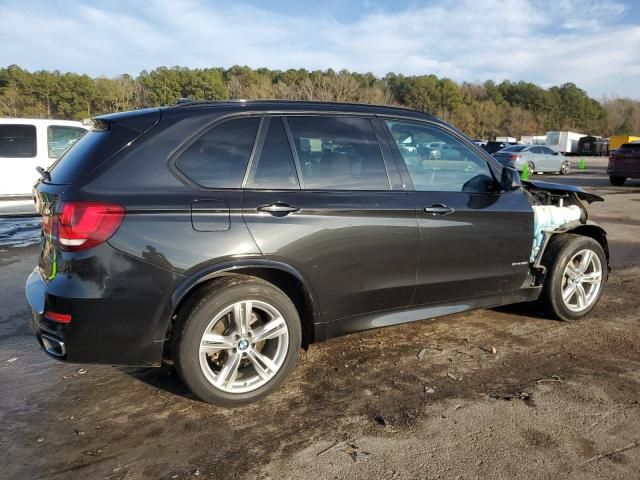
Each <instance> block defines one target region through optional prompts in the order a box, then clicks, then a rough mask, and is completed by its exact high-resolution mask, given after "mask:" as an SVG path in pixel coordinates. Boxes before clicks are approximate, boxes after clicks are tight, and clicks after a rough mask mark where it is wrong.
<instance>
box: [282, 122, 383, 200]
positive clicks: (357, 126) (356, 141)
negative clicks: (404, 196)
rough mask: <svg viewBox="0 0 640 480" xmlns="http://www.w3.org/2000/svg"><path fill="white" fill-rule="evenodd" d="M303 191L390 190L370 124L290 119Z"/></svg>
mask: <svg viewBox="0 0 640 480" xmlns="http://www.w3.org/2000/svg"><path fill="white" fill-rule="evenodd" d="M288 122H289V126H290V128H291V133H292V135H293V139H294V143H295V147H296V150H297V152H298V156H299V158H300V165H301V168H302V179H303V181H304V188H306V189H320V190H389V189H390V187H389V178H388V176H387V170H386V168H385V166H384V161H383V160H382V154H381V153H380V146H379V145H378V140H377V139H376V136H375V134H374V133H373V128H372V126H371V122H370V121H369V120H368V119H366V118H350V117H289V118H288Z"/></svg>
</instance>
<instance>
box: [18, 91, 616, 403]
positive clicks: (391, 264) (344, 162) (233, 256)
mask: <svg viewBox="0 0 640 480" xmlns="http://www.w3.org/2000/svg"><path fill="white" fill-rule="evenodd" d="M443 144H444V145H445V147H443ZM597 199H598V198H597V197H595V196H593V195H590V194H587V193H585V192H583V191H582V190H580V189H578V188H573V187H563V186H557V185H544V184H541V183H537V184H536V182H531V183H526V184H525V185H524V186H522V185H521V184H520V182H519V179H518V178H517V173H514V171H513V170H509V169H506V168H504V167H502V166H501V165H500V164H499V163H498V162H497V161H496V160H494V159H493V158H492V157H491V156H490V155H488V154H487V153H486V152H484V150H482V149H481V148H478V147H477V146H476V145H474V144H473V142H472V141H470V140H469V139H468V138H467V137H465V136H464V135H463V134H461V133H460V132H459V131H457V130H455V129H454V128H452V127H451V126H449V125H447V124H445V123H443V122H442V121H440V120H437V119H435V118H433V117H430V116H428V115H425V114H422V113H419V112H415V111H411V110H405V109H399V108H387V107H375V106H366V105H347V104H325V103H309V102H280V101H262V102H258V101H256V102H253V101H249V102H218V103H216V102H210V103H207V102H194V103H188V104H183V105H178V106H175V107H167V108H161V109H150V110H141V111H135V112H128V113H120V114H113V115H106V116H102V117H98V118H97V119H95V120H94V127H93V129H92V131H90V132H89V133H88V134H86V135H85V136H84V137H83V138H81V139H80V140H79V141H78V143H77V144H76V145H74V146H73V147H72V148H71V149H70V150H69V151H68V152H67V153H66V154H65V155H63V156H62V157H61V158H60V159H59V160H58V161H57V162H56V163H55V164H54V165H53V166H52V168H51V169H50V171H48V172H44V173H43V179H42V180H41V181H39V182H38V183H37V184H36V186H35V200H36V204H37V208H38V211H39V212H40V213H41V215H42V216H43V236H42V252H41V257H40V261H39V265H38V267H37V268H36V270H35V271H34V272H33V274H32V275H31V276H30V277H29V279H28V281H27V285H26V293H27V298H28V301H29V304H30V306H31V309H32V311H33V322H32V324H33V329H34V331H35V333H36V335H37V337H38V339H39V340H40V342H41V344H42V345H43V347H44V349H45V350H46V351H47V352H48V353H49V354H51V355H52V356H54V357H56V358H59V359H63V360H68V361H71V362H94V363H110V364H128V365H160V364H161V362H162V361H163V359H164V360H166V361H169V362H170V361H173V362H175V363H176V364H177V368H178V371H179V372H180V373H181V375H182V377H183V378H184V379H185V381H186V383H187V384H188V385H189V387H190V388H191V389H192V390H193V391H194V392H195V393H196V394H197V395H198V396H199V397H200V398H203V399H205V400H207V401H212V402H217V403H221V404H224V405H235V404H237V403H243V402H248V401H252V400H255V399H257V398H259V397H260V396H262V395H265V394H266V393H268V392H269V391H271V390H272V389H273V388H275V386H276V385H277V384H278V383H279V382H281V381H282V379H283V378H284V376H286V373H287V372H288V371H289V370H290V369H291V368H292V367H293V364H294V363H295V358H296V356H297V351H298V349H299V347H300V346H301V345H303V346H304V345H307V344H309V343H312V342H315V341H319V340H323V339H327V338H329V337H333V336H336V335H341V334H345V333H349V332H355V331H359V330H364V329H369V328H376V327H382V326H388V325H393V324H398V323H403V322H410V321H414V320H419V319H425V318H432V317H436V316H441V315H446V314H451V313H456V312H461V311H465V310H470V309H475V308H485V307H493V306H498V305H504V304H509V303H515V302H522V301H529V300H535V299H538V298H539V297H541V295H542V297H543V299H544V302H545V304H546V305H547V307H548V308H549V309H550V311H551V313H552V314H554V315H556V316H559V317H561V318H564V319H572V318H578V317H580V316H583V315H584V314H586V313H588V311H589V310H590V309H591V308H593V306H594V305H595V302H597V299H598V297H599V295H600V293H601V290H602V287H603V286H604V282H605V280H606V273H607V272H608V252H607V244H606V236H605V233H604V231H603V230H602V229H601V228H599V227H597V226H596V225H593V224H591V223H590V222H588V221H587V219H586V210H584V207H583V201H585V200H586V201H592V200H597ZM542 205H546V206H552V207H554V208H559V209H566V207H567V206H568V205H574V206H576V207H577V208H579V215H580V218H579V219H575V218H574V219H572V220H569V221H567V222H564V223H563V224H561V225H551V224H548V225H546V226H547V227H548V228H547V230H545V231H544V232H543V237H544V239H543V240H541V242H540V243H539V244H538V249H537V250H536V249H535V244H536V240H535V237H536V235H538V234H539V233H540V229H539V228H538V230H535V228H536V225H534V223H535V222H534V208H533V207H534V206H542ZM563 211H564V210H563ZM554 238H558V239H561V240H563V241H564V243H567V240H566V239H567V238H569V239H572V241H573V243H571V242H569V243H571V245H573V244H574V243H575V241H577V240H576V239H578V240H582V241H587V242H591V243H589V244H588V245H587V247H585V246H584V245H582V247H581V248H582V251H583V252H584V251H586V250H585V248H586V249H587V250H588V249H589V248H590V249H591V250H592V251H593V252H595V255H596V256H597V257H598V258H597V259H596V260H598V262H599V265H600V267H601V269H600V272H601V280H598V282H595V283H597V287H598V288H597V290H593V291H591V294H592V296H591V298H588V293H589V292H587V287H584V288H583V291H584V298H583V300H584V302H583V303H584V305H583V306H584V308H582V309H578V310H575V311H571V309H570V308H564V309H563V305H555V304H554V302H555V303H557V302H558V301H559V300H558V299H557V293H556V292H554V291H553V289H552V287H551V286H548V285H547V284H549V285H550V284H551V281H552V280H550V279H549V278H550V277H553V275H556V276H559V277H562V278H560V280H557V281H556V280H553V281H555V282H556V283H558V282H559V283H558V285H559V286H558V288H560V289H561V290H562V289H563V288H568V287H566V285H568V284H567V283H566V281H565V280H566V278H569V277H566V275H565V274H566V269H567V268H569V267H566V268H565V266H566V264H568V263H570V262H571V261H573V262H574V263H575V264H576V265H578V266H579V264H580V262H581V261H582V260H584V262H586V258H583V257H584V255H585V254H584V253H582V255H583V257H579V256H578V257H575V259H574V260H571V259H569V257H567V259H564V257H562V258H561V259H560V260H562V261H563V262H565V263H564V264H563V265H561V266H560V267H557V268H560V269H564V270H562V272H560V273H553V272H554V271H555V270H554V268H556V265H555V263H554V264H551V263H550V262H551V260H549V258H551V257H549V255H551V253H549V252H552V253H553V255H554V256H553V258H554V259H556V260H557V258H558V255H560V253H558V252H559V251H560V250H562V248H565V247H564V246H563V245H564V244H563V245H560V244H561V243H562V242H561V241H560V240H558V241H556V242H555V244H558V245H555V247H553V245H554ZM576 248H577V247H576ZM565 250H566V248H565ZM574 250H575V248H574ZM562 251H563V252H564V250H562ZM576 252H579V250H576V251H575V252H573V253H575V254H576V255H577V254H578V253H576ZM570 254H572V252H569V253H566V255H569V256H570ZM566 255H565V256H566ZM574 256H575V255H574ZM560 260H557V261H558V262H559V261H560ZM554 261H555V260H554ZM594 261H595V260H594ZM589 265H591V264H589ZM596 267H597V266H596V265H595V264H594V266H593V268H591V267H589V266H587V267H585V269H584V272H583V273H584V275H585V276H586V275H589V274H590V272H595V271H596ZM590 268H591V270H589V269H590ZM569 274H571V272H569ZM563 275H565V276H564V277H563ZM591 276H592V277H593V278H595V276H596V275H595V273H593V274H592V275H591ZM565 277H566V278H565ZM553 278H555V277H553ZM576 278H577V277H576ZM581 278H582V277H581ZM585 278H586V277H585ZM598 278H600V277H598ZM570 280H571V278H569V280H567V281H570ZM595 283H593V284H594V285H595ZM585 285H586V284H585ZM545 288H546V289H547V290H549V292H547V293H545ZM562 291H564V290H562ZM234 292H235V293H234ZM575 292H577V293H575V297H572V298H575V302H574V303H575V304H576V305H578V306H580V298H579V297H580V295H581V294H580V291H579V290H578V288H577V287H576V289H575ZM561 294H562V292H561ZM225 296H227V297H229V298H226V297H225ZM587 300H589V303H588V305H587V304H586V302H587ZM242 302H245V303H242ZM247 302H248V303H247ZM567 305H569V304H568V303H567ZM567 305H564V307H567ZM243 309H244V310H243ZM234 315H235V317H234ZM220 318H221V319H222V320H220ZM211 319H213V320H215V321H214V323H211V322H212V320H211ZM234 319H235V320H234ZM234 321H235V323H234ZM243 321H244V322H245V323H244V324H243V323H242V322H243ZM203 322H204V323H203ZM216 322H217V323H216ZM215 325H221V326H219V328H218V327H215ZM216 328H218V330H216ZM267 330H269V331H270V332H271V333H269V332H267ZM207 332H208V333H207ZM216 332H217V333H216ZM207 335H209V336H207ZM216 335H217V336H216ZM252 335H254V337H253V339H252ZM277 335H280V336H277ZM254 339H255V341H254ZM276 340H277V341H278V343H277V345H276V343H275V342H276ZM207 342H208V343H207ZM216 342H219V343H216ZM214 344H215V346H212V345H214ZM198 346H199V347H198ZM205 347H206V348H205ZM198 348H199V350H198ZM261 352H262V353H261ZM236 360H237V362H236ZM233 362H236V363H235V364H233V365H232V363H233ZM230 365H232V366H230ZM200 367H201V368H200ZM199 368H200V370H202V371H199V373H193V372H192V370H194V369H195V370H198V369H199ZM233 368H235V371H231V370H232V369H233ZM225 375H228V377H225ZM223 377H224V378H223ZM242 379H244V380H243V381H241V380H242ZM207 382H208V383H207Z"/></svg>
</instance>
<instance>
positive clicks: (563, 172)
mask: <svg viewBox="0 0 640 480" xmlns="http://www.w3.org/2000/svg"><path fill="white" fill-rule="evenodd" d="M570 168H571V163H570V162H563V163H562V167H560V175H566V174H567V173H569V169H570Z"/></svg>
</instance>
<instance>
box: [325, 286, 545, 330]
mask: <svg viewBox="0 0 640 480" xmlns="http://www.w3.org/2000/svg"><path fill="white" fill-rule="evenodd" d="M541 291H542V287H541V286H538V287H530V288H523V289H520V290H515V291H513V292H507V293H502V294H498V295H485V296H481V297H474V298H466V299H461V300H459V301H456V302H453V303H448V304H446V305H441V304H435V305H434V304H430V305H420V306H417V307H411V308H407V309H395V310H385V311H380V312H370V313H366V314H363V315H356V316H353V317H347V318H342V319H340V320H333V321H329V322H323V323H317V324H315V327H314V328H315V340H316V341H322V340H327V339H329V338H333V337H338V336H340V335H346V334H348V333H354V332H360V331H363V330H370V329H372V328H381V327H389V326H391V325H398V324H401V323H409V322H416V321H418V320H427V319H432V318H436V317H442V316H445V315H452V314H455V313H461V312H467V311H470V310H478V309H482V308H494V307H500V306H503V305H509V304H512V303H519V302H529V301H532V300H536V299H537V298H538V297H539V296H540V293H541Z"/></svg>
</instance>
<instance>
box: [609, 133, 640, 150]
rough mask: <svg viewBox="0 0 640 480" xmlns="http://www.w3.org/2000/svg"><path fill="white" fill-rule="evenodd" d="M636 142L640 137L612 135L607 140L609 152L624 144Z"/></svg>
mask: <svg viewBox="0 0 640 480" xmlns="http://www.w3.org/2000/svg"><path fill="white" fill-rule="evenodd" d="M636 140H640V137H634V136H633V135H612V136H611V138H610V139H609V150H611V151H613V150H616V149H618V148H620V147H621V146H622V145H624V144H625V143H631V142H635V141H636Z"/></svg>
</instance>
